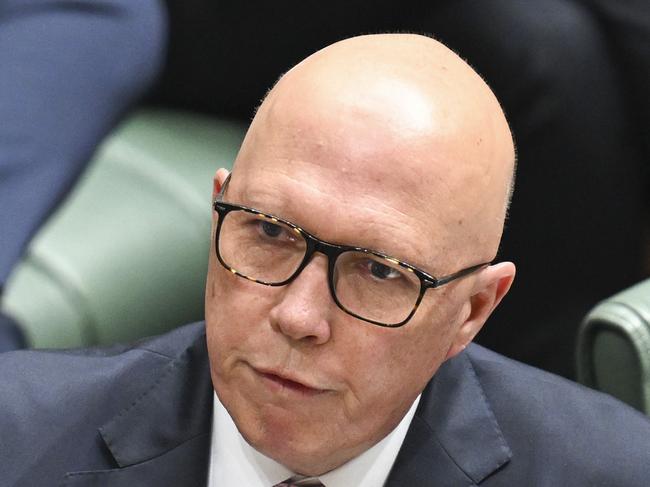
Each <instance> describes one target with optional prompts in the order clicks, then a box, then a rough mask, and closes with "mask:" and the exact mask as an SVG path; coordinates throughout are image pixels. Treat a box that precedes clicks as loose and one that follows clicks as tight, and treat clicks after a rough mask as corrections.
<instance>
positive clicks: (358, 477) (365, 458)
mask: <svg viewBox="0 0 650 487" xmlns="http://www.w3.org/2000/svg"><path fill="white" fill-rule="evenodd" d="M419 401H420V396H418V397H417V398H416V399H415V401H414V402H413V404H412V405H411V408H410V409H409V410H408V412H407V413H406V415H405V416H404V418H402V420H401V421H400V423H399V424H398V425H397V427H396V428H395V429H394V430H393V431H391V432H390V433H389V434H388V435H387V436H386V437H385V438H384V439H382V440H381V441H380V442H379V443H377V444H375V445H374V446H372V447H371V448H369V449H368V450H366V451H365V452H363V453H362V454H361V455H359V456H358V457H356V458H353V459H352V460H350V461H349V462H347V463H345V464H343V465H341V466H340V467H338V468H336V469H334V470H331V471H330V472H327V473H326V474H323V475H321V476H319V479H320V481H321V482H322V483H323V484H324V485H325V487H346V486H350V485H355V486H358V487H381V486H382V485H384V482H385V481H386V479H387V478H388V474H389V472H390V469H391V468H392V466H393V463H394V462H395V458H396V457H397V453H398V452H399V450H400V447H401V446H402V443H403V441H404V437H405V436H406V432H407V430H408V428H409V425H410V424H411V420H412V419H413V415H414V414H415V410H416V409H417V406H418V403H419ZM211 444H212V448H211V454H210V473H209V481H208V487H215V486H218V485H247V486H251V487H257V486H259V487H270V486H272V485H275V484H277V483H279V482H282V481H283V480H285V479H287V478H289V477H291V476H292V475H293V474H294V472H292V471H291V470H289V469H288V468H286V467H285V466H284V465H282V464H280V463H278V462H276V461H275V460H273V459H271V458H269V457H267V456H265V455H263V454H261V453H260V452H258V451H257V450H255V449H254V448H253V447H251V446H250V445H249V444H248V443H247V442H246V440H244V438H243V437H242V436H241V435H240V434H239V431H238V430H237V426H236V425H235V423H234V421H233V420H232V418H231V417H230V415H229V414H228V411H226V409H225V408H224V406H223V405H222V404H221V401H219V398H218V397H217V395H216V394H214V415H213V426H212V440H211Z"/></svg>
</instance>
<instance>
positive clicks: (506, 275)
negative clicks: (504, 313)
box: [446, 262, 515, 359]
mask: <svg viewBox="0 0 650 487" xmlns="http://www.w3.org/2000/svg"><path fill="white" fill-rule="evenodd" d="M514 278H515V265H514V264H513V263H512V262H502V263H499V264H496V265H492V266H490V267H488V268H486V269H485V270H484V271H483V272H482V273H481V274H480V275H479V276H477V280H476V284H475V287H474V289H473V291H472V295H471V296H470V298H469V300H468V301H467V302H466V304H465V306H466V307H467V306H469V312H467V311H464V315H463V316H464V319H463V320H462V323H461V324H460V326H459V328H458V330H457V332H456V336H455V337H454V341H453V342H452V344H451V346H450V347H449V350H448V351H447V357H446V359H449V358H452V357H454V356H456V355H458V354H459V353H460V352H462V351H463V350H464V349H465V347H467V345H469V343H470V342H471V341H472V340H473V339H474V337H475V336H476V334H477V333H478V332H479V331H480V330H481V328H482V327H483V325H484V324H485V322H486V320H487V319H488V317H489V316H490V315H491V314H492V312H493V311H494V309H495V308H496V307H497V306H498V305H499V303H500V302H501V300H502V299H503V297H504V296H505V295H506V294H507V293H508V290H509V289H510V286H511V285H512V281H513V280H514Z"/></svg>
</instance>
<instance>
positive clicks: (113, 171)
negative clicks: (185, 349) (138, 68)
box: [3, 110, 244, 347]
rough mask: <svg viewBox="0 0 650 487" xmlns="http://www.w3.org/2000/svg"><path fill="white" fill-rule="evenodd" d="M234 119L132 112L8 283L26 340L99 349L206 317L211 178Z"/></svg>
mask: <svg viewBox="0 0 650 487" xmlns="http://www.w3.org/2000/svg"><path fill="white" fill-rule="evenodd" d="M243 135H244V127H243V126H241V125H238V124H235V123H232V122H226V121H220V120H215V119H212V118H208V117H204V116H199V115H194V114H188V113H178V112H171V111H164V110H146V111H140V112H138V113H136V114H135V115H133V116H131V117H130V118H129V119H127V120H126V121H125V122H124V123H123V124H122V125H121V126H120V127H118V128H117V129H116V130H115V131H114V133H113V134H112V135H111V136H110V137H108V139H107V140H106V141H105V143H104V144H102V146H101V147H100V148H99V150H98V152H97V154H96V156H95V158H94V160H93V161H92V163H91V165H90V166H89V168H88V170H87V171H86V173H85V174H84V176H83V177H82V179H81V180H80V181H79V183H78V185H77V186H76V188H75V190H74V191H73V192H72V194H70V196H69V198H68V199H67V200H66V201H65V202H64V204H63V205H62V206H61V208H60V209H59V210H58V211H57V212H56V213H55V214H54V215H53V216H52V217H51V218H50V219H49V221H48V222H47V223H46V225H45V226H44V228H43V229H42V230H41V231H40V232H39V233H38V235H37V236H36V237H35V238H34V240H33V241H32V243H31V245H30V248H29V250H28V253H27V255H26V256H25V257H24V259H23V261H22V263H21V264H20V265H19V266H18V268H17V269H16V271H15V272H14V273H13V274H12V276H11V279H10V281H9V283H8V285H7V289H6V295H5V299H4V302H3V307H4V310H5V311H6V312H7V313H8V314H10V315H12V316H14V317H15V318H16V319H17V320H18V321H19V322H20V323H21V325H23V327H24V331H25V334H26V337H27V340H28V342H29V343H30V345H31V346H32V347H73V346H92V345H103V344H109V343H114V342H123V341H130V340H134V339H137V338H139V337H142V336H146V335H152V334H157V333H162V332H164V331H166V330H168V329H171V328H172V327H175V326H178V325H182V324H184V323H188V322H191V321H195V320H199V319H202V318H203V288H204V279H205V272H206V269H207V258H208V249H209V245H210V218H211V205H210V203H211V194H212V193H211V192H212V184H211V183H212V177H213V175H214V172H215V170H216V168H218V167H220V166H225V167H230V166H231V165H232V161H234V159H235V156H236V153H237V150H238V148H239V145H240V143H241V140H242V138H243Z"/></svg>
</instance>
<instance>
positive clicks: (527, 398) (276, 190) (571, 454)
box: [0, 34, 650, 487]
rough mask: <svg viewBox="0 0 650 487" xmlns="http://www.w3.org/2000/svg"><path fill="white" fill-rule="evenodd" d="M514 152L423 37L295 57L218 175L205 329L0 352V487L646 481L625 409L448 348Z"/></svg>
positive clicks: (475, 90)
mask: <svg viewBox="0 0 650 487" xmlns="http://www.w3.org/2000/svg"><path fill="white" fill-rule="evenodd" d="M514 159H515V156H514V148H513V143H512V137H511V135H510V132H509V129H508V125H507V123H506V120H505V117H504V115H503V113H502V111H501V109H500V107H499V104H498V102H497V100H496V99H495V98H494V96H493V95H492V93H491V91H490V90H489V88H488V87H487V86H486V85H485V83H484V82H483V81H482V80H481V78H480V77H479V76H478V75H477V74H476V73H474V72H473V71H472V70H471V69H470V68H469V67H468V66H467V65H466V64H465V63H464V62H463V61H462V60H461V59H460V58H459V57H457V56H456V55H455V54H453V53H452V52H451V51H449V50H448V49H447V48H445V47H444V46H443V45H441V44H439V43H437V42H436V41H434V40H432V39H429V38H425V37H421V36H415V35H405V34H404V35H376V36H363V37H356V38H352V39H348V40H345V41H342V42H339V43H336V44H334V45H332V46H330V47H328V48H326V49H324V50H322V51H319V52H318V53H316V54H314V55H312V56H310V57H309V58H307V59H306V60H305V61H303V62H302V63H300V64H299V65H297V66H296V67H294V68H293V69H292V70H291V71H289V72H288V73H287V74H286V75H285V76H284V77H283V78H282V79H281V80H280V81H279V82H278V83H277V85H276V86H275V87H274V88H273V90H272V91H271V92H270V93H269V95H268V96H267V97H266V99H265V101H264V102H263V104H262V105H261V107H260V109H259V110H258V112H257V115H256V116H255V119H254V120H253V122H252V124H251V127H250V129H249V132H248V134H247V136H246V139H245V141H244V143H243V145H242V148H241V151H240V153H239V155H238V157H237V160H236V162H235V165H234V169H233V172H232V174H229V173H228V172H227V171H225V170H219V171H217V174H216V177H215V184H214V195H213V196H214V206H213V208H214V213H213V223H214V225H213V235H212V236H213V247H212V250H211V255H210V266H209V270H208V278H207V286H206V325H205V332H206V333H205V335H204V334H203V325H202V324H197V325H192V326H190V327H184V328H181V329H179V330H177V331H174V332H172V333H171V334H169V335H167V336H163V337H158V338H154V339H151V340H148V341H144V342H141V343H139V344H137V345H135V346H132V347H116V348H112V349H104V350H91V351H70V352H47V351H43V352H16V353H8V354H4V355H1V356H0V368H1V370H2V371H3V373H2V375H1V376H0V390H2V391H3V394H2V396H0V410H1V411H2V414H1V415H0V437H1V438H2V443H1V444H0V445H1V446H0V466H1V471H2V474H1V476H0V485H11V486H21V485H29V486H35V485H37V486H38V485H65V486H91V485H92V486H103V485H106V486H127V485H128V486H133V485H138V486H142V485H156V486H160V485H169V486H179V485H183V486H194V485H197V486H198V485H201V486H204V485H209V486H211V487H212V486H215V485H245V486H257V485H259V486H272V485H275V484H279V483H281V482H283V481H286V483H285V484H282V485H325V486H326V487H337V486H364V487H369V486H380V485H389V486H403V485H409V486H410V485H415V486H434V485H435V486H447V485H449V486H458V485H481V486H512V485H553V486H555V485H571V486H581V485H585V486H586V485H617V486H640V485H645V483H646V482H647V478H648V474H650V466H649V464H648V461H647V460H648V458H649V455H650V441H649V440H650V423H649V422H648V421H647V419H646V418H645V417H643V416H642V415H640V414H639V413H637V412H635V411H632V410H631V409H629V408H627V407H625V406H623V405H622V404H620V403H618V402H617V401H615V400H613V399H611V398H609V397H606V396H603V395H600V394H597V393H594V392H589V391H587V390H585V389H584V388H580V387H578V386H576V385H574V384H571V383H570V382H567V381H565V380H563V379H560V378H557V377H554V376H552V375H549V374H546V373H543V372H540V371H536V370H535V369H532V368H529V367H527V366H524V365H521V364H517V363H515V362H512V361H510V360H508V359H505V358H503V357H500V356H498V355H496V354H494V353H492V352H489V351H487V350H485V349H482V348H480V347H477V346H474V345H470V342H471V341H472V339H473V338H474V336H475V335H476V334H477V333H478V331H479V330H480V329H481V327H482V326H483V324H484V322H485V320H486V319H487V318H488V316H489V315H490V313H491V312H492V310H493V309H494V308H495V307H496V306H497V305H498V304H499V302H500V301H501V299H502V298H503V297H504V295H505V294H506V293H507V291H508V289H509V287H510V285H511V283H512V280H513V278H514V274H515V267H514V265H513V264H512V263H509V262H505V263H499V264H491V263H490V262H491V260H492V259H493V258H494V256H495V254H496V251H497V247H498V245H499V239H500V236H501V233H502V229H503V222H504V218H505V214H506V208H507V205H508V199H509V195H510V192H511V187H512V174H513V171H514ZM434 276H436V277H434ZM206 345H207V346H206ZM208 357H209V359H208ZM210 379H211V380H210ZM214 392H216V395H215V394H214Z"/></svg>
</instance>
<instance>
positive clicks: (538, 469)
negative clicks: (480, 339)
mask: <svg viewBox="0 0 650 487" xmlns="http://www.w3.org/2000/svg"><path fill="white" fill-rule="evenodd" d="M467 357H468V358H469V361H470V363H471V365H472V368H473V370H474V372H475V373H476V376H477V378H478V380H479V382H480V385H481V387H482V389H483V391H484V393H485V395H486V397H487V399H488V403H489V404H490V407H491V408H492V410H493V413H494V416H495V417H496V419H497V422H498V423H499V426H500V428H501V430H502V431H503V435H504V437H505V438H506V441H507V442H508V443H509V444H510V446H511V449H512V452H513V456H512V461H511V462H510V463H511V465H508V466H507V467H506V468H507V469H512V470H516V469H522V470H526V471H527V474H526V475H525V476H524V478H547V479H553V478H556V479H564V480H563V483H564V485H620V486H636V485H639V486H640V485H645V484H644V482H646V481H647V478H649V477H650V418H648V417H647V416H645V415H643V414H641V413H640V412H638V411H636V410H634V409H632V408H631V407H629V406H628V405H626V404H623V403H622V402H620V401H618V400H617V399H615V398H613V397H611V396H609V395H607V394H603V393H600V392H597V391H594V390H591V389H588V388H586V387H584V386H582V385H579V384H577V383H575V382H572V381H569V380H567V379H564V378H562V377H559V376H556V375H554V374H550V373H548V372H545V371H542V370H539V369H536V368H534V367H530V366H528V365H525V364H522V363H519V362H516V361H514V360H511V359H508V358H506V357H503V356H501V355H499V354H496V353H494V352H491V351H489V350H487V349H485V348H482V347H480V346H476V345H474V346H471V347H469V348H468V350H467ZM643 479H645V480H643ZM488 485H490V484H488ZM495 485H497V484H495Z"/></svg>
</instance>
